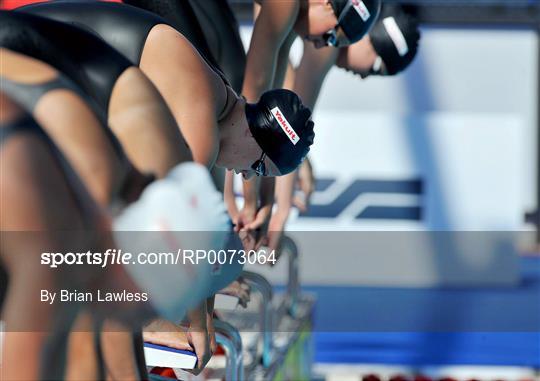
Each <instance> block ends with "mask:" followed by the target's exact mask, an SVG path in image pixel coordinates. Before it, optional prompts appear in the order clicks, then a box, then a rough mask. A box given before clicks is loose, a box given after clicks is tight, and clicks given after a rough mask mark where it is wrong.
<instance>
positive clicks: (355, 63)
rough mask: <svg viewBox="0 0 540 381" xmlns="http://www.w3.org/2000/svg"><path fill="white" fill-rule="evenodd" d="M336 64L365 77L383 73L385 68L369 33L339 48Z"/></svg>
mask: <svg viewBox="0 0 540 381" xmlns="http://www.w3.org/2000/svg"><path fill="white" fill-rule="evenodd" d="M336 66H337V67H339V68H341V69H345V70H347V71H351V72H353V73H354V74H358V75H360V76H361V77H362V78H366V77H368V76H370V75H374V74H378V75H384V74H385V73H386V68H385V65H384V62H382V60H381V59H380V58H379V56H378V55H377V52H376V51H375V49H374V48H373V45H372V43H371V39H370V38H369V35H367V36H366V37H364V38H362V39H361V40H360V41H358V42H356V43H354V44H352V45H349V46H347V47H343V48H340V49H339V54H338V57H337V60H336Z"/></svg>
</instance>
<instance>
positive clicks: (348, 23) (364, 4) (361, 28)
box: [330, 0, 381, 44]
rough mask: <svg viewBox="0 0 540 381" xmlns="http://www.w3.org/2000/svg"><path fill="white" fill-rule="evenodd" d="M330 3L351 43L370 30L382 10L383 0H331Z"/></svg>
mask: <svg viewBox="0 0 540 381" xmlns="http://www.w3.org/2000/svg"><path fill="white" fill-rule="evenodd" d="M330 4H331V5H332V8H333V9H334V12H335V14H336V17H337V19H338V25H339V26H340V27H341V29H343V32H344V33H345V36H347V39H348V40H349V41H350V43H351V44H352V43H355V42H356V41H360V40H361V39H362V37H364V36H365V35H366V34H367V33H368V32H369V30H370V29H371V27H372V26H373V24H375V21H377V17H378V16H379V12H380V10H381V0H330Z"/></svg>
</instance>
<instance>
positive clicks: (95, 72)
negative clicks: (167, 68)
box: [0, 11, 191, 178]
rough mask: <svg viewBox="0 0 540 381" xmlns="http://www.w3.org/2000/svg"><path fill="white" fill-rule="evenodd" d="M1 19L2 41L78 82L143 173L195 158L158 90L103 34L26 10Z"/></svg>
mask: <svg viewBox="0 0 540 381" xmlns="http://www.w3.org/2000/svg"><path fill="white" fill-rule="evenodd" d="M0 20H1V21H2V25H3V26H4V28H2V30H1V31H0V42H1V46H2V47H4V48H7V49H9V50H11V51H14V52H18V53H20V54H24V55H27V56H30V57H33V58H35V59H38V60H41V61H43V62H45V63H47V64H49V65H50V66H52V67H53V68H55V69H56V70H58V71H60V72H62V73H63V74H64V75H65V76H66V77H68V78H69V79H70V80H71V81H73V82H74V83H75V84H76V85H78V86H79V88H80V89H81V90H82V91H84V93H85V94H87V95H88V97H89V99H90V101H89V104H90V105H91V106H92V107H93V108H94V110H95V112H96V113H98V114H99V113H101V115H103V117H104V118H105V120H106V121H107V122H108V125H109V126H110V128H111V129H112V131H113V132H114V134H115V135H116V137H117V138H118V140H119V141H120V143H121V145H122V147H123V149H124V150H125V152H126V154H127V156H128V157H129V159H130V160H131V161H132V162H133V164H134V165H135V167H136V168H137V169H138V170H139V171H140V172H142V173H152V174H155V175H156V176H157V177H158V178H160V177H163V176H165V174H166V173H167V172H168V171H170V170H171V169H172V168H174V167H175V166H176V165H178V164H179V163H182V162H186V161H189V160H191V153H190V151H189V147H188V146H187V144H186V143H185V141H184V139H183V137H182V135H181V133H180V132H179V130H178V127H177V125H176V123H175V121H174V118H173V117H172V115H171V113H170V111H169V109H168V108H167V105H166V104H165V102H164V101H163V99H162V97H161V95H160V94H159V92H158V91H157V90H156V88H155V87H154V86H153V85H152V83H151V82H150V81H149V80H148V78H147V77H146V76H145V75H144V74H143V73H142V72H141V71H140V70H139V69H138V68H137V67H135V66H133V65H132V64H131V63H130V62H129V61H128V60H127V59H126V58H125V57H123V56H122V55H121V54H120V53H118V52H117V51H115V50H114V49H113V48H111V47H110V46H108V45H107V44H106V43H104V42H103V41H102V40H101V39H99V38H98V37H96V36H94V35H93V34H91V33H89V32H87V31H84V30H82V29H80V28H76V27H73V26H71V25H67V24H64V23H58V22H54V21H52V20H48V19H44V18H40V17H36V16H33V15H30V14H25V13H22V12H13V11H11V12H7V11H1V12H0ZM66 35H69V36H71V38H69V39H66V38H65V36H66ZM30 36H31V37H30ZM81 46H84V47H85V49H80V47H81ZM96 57H100V59H99V60H96V59H95V58H96Z"/></svg>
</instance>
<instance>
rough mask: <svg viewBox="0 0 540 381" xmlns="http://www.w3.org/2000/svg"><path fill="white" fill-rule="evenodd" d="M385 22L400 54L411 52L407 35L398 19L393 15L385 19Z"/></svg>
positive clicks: (387, 30) (385, 26)
mask: <svg viewBox="0 0 540 381" xmlns="http://www.w3.org/2000/svg"><path fill="white" fill-rule="evenodd" d="M383 24H384V28H385V29H386V32H387V33H388V35H389V36H390V38H391V39H392V42H393V43H394V45H395V46H396V49H397V51H398V53H399V56H400V57H403V56H404V55H405V54H407V53H409V45H407V41H406V40H405V36H404V35H403V33H402V32H401V29H399V26H398V24H397V22H396V19H395V18H393V17H387V18H385V19H384V20H383Z"/></svg>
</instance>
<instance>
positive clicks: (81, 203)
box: [0, 93, 150, 380]
mask: <svg viewBox="0 0 540 381" xmlns="http://www.w3.org/2000/svg"><path fill="white" fill-rule="evenodd" d="M0 109H1V110H2V112H1V113H0V131H1V134H0V138H1V141H0V144H1V146H0V150H1V151H0V152H1V156H2V158H1V160H0V162H1V163H2V164H1V165H2V178H1V179H0V188H1V192H0V195H1V198H2V200H1V202H2V205H3V209H2V215H1V217H2V218H1V220H0V230H1V232H2V240H1V242H2V244H1V246H0V254H1V260H2V265H3V266H5V268H6V270H7V272H8V274H9V290H8V295H7V299H6V301H5V303H4V305H3V310H2V318H3V320H4V321H5V324H6V334H5V342H4V344H5V346H4V348H5V351H4V354H3V368H2V372H3V373H2V376H3V378H4V379H7V380H10V379H50V378H58V376H60V377H64V375H66V374H67V375H76V374H78V375H82V376H84V377H88V374H81V373H80V372H81V369H80V368H78V365H80V363H71V364H70V367H69V366H68V367H67V368H66V367H65V364H63V359H62V356H58V353H52V352H51V351H50V350H47V348H51V345H53V344H54V343H55V342H54V341H53V342H51V339H55V338H56V339H57V340H58V339H60V340H61V341H62V337H64V336H65V333H66V332H67V330H69V327H70V326H71V324H72V323H73V319H74V316H76V315H77V314H76V312H77V308H79V307H69V308H68V309H67V310H66V308H64V307H56V306H53V305H51V304H48V303H39V302H38V303H36V300H35V298H36V295H39V294H40V291H39V290H40V289H44V288H46V289H49V290H54V289H56V288H62V287H74V286H75V287H77V288H78V289H81V290H83V289H86V290H91V289H92V287H93V286H92V285H91V284H92V283H91V282H101V284H102V285H103V286H104V287H107V288H111V289H115V288H116V289H125V290H130V291H131V290H133V291H135V290H137V287H136V286H135V285H134V284H133V282H132V281H130V280H129V278H127V277H126V276H125V273H123V272H121V271H116V272H115V276H114V277H113V278H111V277H107V275H106V274H103V273H101V272H95V271H93V270H92V269H91V268H88V267H84V269H80V270H79V269H70V271H69V272H65V271H61V272H59V273H56V272H55V273H53V272H51V271H48V270H47V268H46V267H45V266H43V265H41V264H40V261H39V260H36V256H35V255H39V253H40V252H42V251H43V248H44V247H54V248H56V249H57V250H59V251H65V252H68V251H72V250H73V248H74V247H80V246H81V245H82V246H85V247H88V248H92V249H96V251H101V249H102V248H103V247H106V246H108V245H110V243H109V242H110V241H109V240H110V233H108V232H107V230H106V228H104V227H105V226H106V225H105V224H103V223H102V220H103V218H104V216H103V215H102V212H101V211H100V209H99V208H98V207H97V205H96V204H95V203H94V202H93V201H92V199H91V197H90V196H89V194H87V193H86V191H85V189H84V187H83V186H82V184H81V183H80V182H79V180H78V178H77V176H76V174H75V173H74V172H73V171H72V170H71V168H70V166H69V164H68V163H67V162H66V161H65V160H64V159H63V157H62V155H61V154H60V152H59V151H58V150H57V149H56V147H54V145H53V144H52V142H51V141H50V140H49V139H48V137H47V136H46V135H45V133H44V132H43V130H42V129H41V128H40V127H39V126H38V125H37V123H35V121H34V120H33V119H32V118H30V117H29V116H27V115H25V114H24V113H23V112H21V110H20V108H19V106H18V105H16V104H15V103H14V102H12V101H11V100H10V99H9V98H8V97H6V96H5V94H3V93H0ZM21 190H24V191H21ZM66 231H67V232H69V234H66V233H65V232H66ZM89 232H92V234H88V233H89ZM95 232H99V233H100V234H97V235H96V234H94V233H95ZM21 253H27V255H21ZM33 254H35V255H33ZM85 307H86V308H88V309H91V310H92V311H93V313H97V315H96V316H99V315H101V316H102V317H105V316H109V317H112V318H114V319H120V320H121V321H124V322H133V323H134V324H137V322H142V321H145V320H148V317H149V316H150V315H148V313H149V312H150V310H146V312H145V311H143V310H140V309H133V308H132V307H131V306H130V307H128V309H125V308H122V309H117V310H116V311H110V310H109V311H105V310H103V309H100V308H95V307H97V306H95V305H87V306H85ZM62 312H63V313H62ZM54 332H56V334H59V335H60V336H56V337H55V336H54V335H53V333H54ZM56 343H57V341H56ZM64 344H65V342H64ZM60 349H63V348H60ZM42 356H43V359H45V360H46V362H45V363H46V364H47V367H44V368H41V367H40V364H41V361H43V359H41V357H42ZM21 357H24V358H25V366H24V367H21V366H20V359H21ZM82 360H83V361H82V362H84V359H82ZM68 378H69V377H68Z"/></svg>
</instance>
